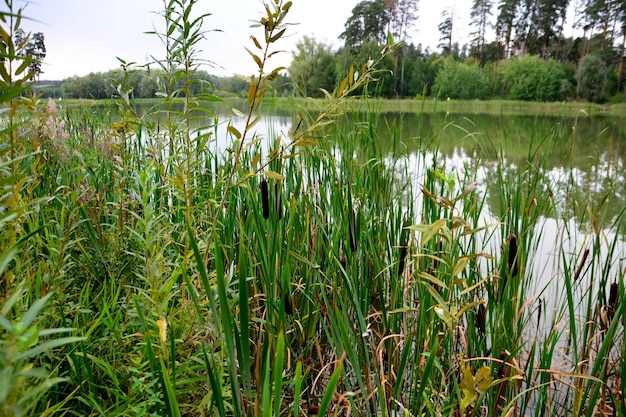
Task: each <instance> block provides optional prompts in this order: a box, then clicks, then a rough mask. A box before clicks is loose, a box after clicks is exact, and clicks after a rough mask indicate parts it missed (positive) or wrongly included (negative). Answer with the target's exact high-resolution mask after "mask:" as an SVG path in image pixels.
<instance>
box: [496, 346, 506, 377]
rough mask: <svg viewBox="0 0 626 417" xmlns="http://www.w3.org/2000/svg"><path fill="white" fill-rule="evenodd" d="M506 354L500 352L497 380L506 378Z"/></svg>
mask: <svg viewBox="0 0 626 417" xmlns="http://www.w3.org/2000/svg"><path fill="white" fill-rule="evenodd" d="M507 356H508V355H507V354H506V353H505V352H500V361H501V363H500V366H499V367H498V372H497V375H498V379H502V378H504V377H505V376H508V372H506V365H507V364H506V358H507Z"/></svg>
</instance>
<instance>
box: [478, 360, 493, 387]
mask: <svg viewBox="0 0 626 417" xmlns="http://www.w3.org/2000/svg"><path fill="white" fill-rule="evenodd" d="M490 373H491V368H489V367H488V366H483V367H482V368H480V369H479V370H478V372H476V377H474V380H475V383H476V384H477V385H478V390H479V391H480V392H483V391H485V390H487V389H489V387H490V386H491V383H492V382H493V378H492V377H491V375H489V374H490Z"/></svg>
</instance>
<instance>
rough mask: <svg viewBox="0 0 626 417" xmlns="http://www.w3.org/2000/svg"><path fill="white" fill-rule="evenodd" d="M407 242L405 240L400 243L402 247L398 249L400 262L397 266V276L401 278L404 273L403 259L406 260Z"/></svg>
mask: <svg viewBox="0 0 626 417" xmlns="http://www.w3.org/2000/svg"><path fill="white" fill-rule="evenodd" d="M408 244H409V243H408V242H407V241H406V240H405V241H404V243H402V247H401V248H400V262H399V264H398V276H399V277H401V276H402V273H403V272H404V259H405V258H406V252H407V247H408Z"/></svg>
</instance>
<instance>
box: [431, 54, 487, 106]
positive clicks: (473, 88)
mask: <svg viewBox="0 0 626 417" xmlns="http://www.w3.org/2000/svg"><path fill="white" fill-rule="evenodd" d="M433 91H434V93H435V94H438V95H439V96H440V97H444V98H446V97H449V98H452V99H465V100H468V99H480V100H484V99H486V98H489V80H488V79H487V77H485V76H484V75H483V74H482V73H481V71H480V68H479V67H478V66H475V65H465V64H461V63H459V62H457V61H454V60H447V61H446V63H445V65H444V66H443V68H442V69H441V70H440V71H439V73H437V78H436V79H435V84H434V85H433Z"/></svg>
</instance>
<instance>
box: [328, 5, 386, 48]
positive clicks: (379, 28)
mask: <svg viewBox="0 0 626 417" xmlns="http://www.w3.org/2000/svg"><path fill="white" fill-rule="evenodd" d="M388 22H389V16H388V13H387V8H386V2H385V0H362V1H361V2H359V3H358V4H357V5H356V6H354V8H353V9H352V15H351V16H350V17H349V18H348V20H346V24H345V28H346V30H345V31H344V32H343V33H342V34H341V35H339V39H343V40H344V41H345V48H346V49H349V50H350V51H351V52H353V53H354V52H356V50H357V49H359V48H360V47H361V45H363V44H366V43H368V42H372V41H373V42H376V43H378V44H384V43H385V39H386V38H387V34H386V30H387V24H388Z"/></svg>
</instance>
